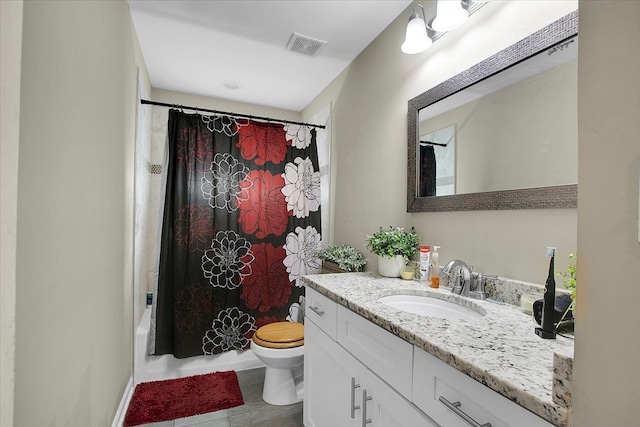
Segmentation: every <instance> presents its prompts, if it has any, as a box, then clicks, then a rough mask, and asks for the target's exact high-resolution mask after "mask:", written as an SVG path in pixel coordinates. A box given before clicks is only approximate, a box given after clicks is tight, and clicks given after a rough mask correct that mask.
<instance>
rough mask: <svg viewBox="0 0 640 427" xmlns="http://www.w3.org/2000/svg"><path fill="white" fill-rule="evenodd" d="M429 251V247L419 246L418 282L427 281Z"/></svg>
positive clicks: (429, 260) (429, 259)
mask: <svg viewBox="0 0 640 427" xmlns="http://www.w3.org/2000/svg"><path fill="white" fill-rule="evenodd" d="M430 251H431V248H430V247H429V245H420V280H425V281H426V280H429V265H430V262H431V257H430V255H431V254H430Z"/></svg>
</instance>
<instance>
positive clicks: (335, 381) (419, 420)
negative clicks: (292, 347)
mask: <svg viewBox="0 0 640 427" xmlns="http://www.w3.org/2000/svg"><path fill="white" fill-rule="evenodd" d="M306 292H307V293H306V298H305V299H306V300H307V305H313V307H316V308H317V309H316V310H310V311H309V307H307V308H306V309H305V313H306V314H307V318H306V319H305V343H304V345H305V365H304V376H305V389H304V403H303V412H304V425H305V426H306V427H337V426H340V427H343V426H344V427H350V426H359V427H367V426H373V427H402V426H424V427H437V426H438V424H436V423H435V422H434V421H433V420H431V419H430V418H429V417H427V416H426V415H425V414H424V413H422V411H420V410H419V409H418V408H416V407H415V406H414V405H413V404H411V403H410V402H409V401H408V400H407V399H405V398H404V397H403V396H401V395H400V394H399V393H398V392H397V391H396V390H394V388H392V387H391V386H390V385H389V384H387V383H386V382H385V381H383V380H382V379H380V377H378V375H376V374H375V373H374V372H373V371H372V370H371V369H368V368H367V367H366V366H365V365H364V364H363V363H362V362H361V361H360V360H358V358H356V357H355V356H354V355H353V354H351V353H350V352H349V351H347V350H346V349H345V348H344V347H342V346H341V345H340V344H339V343H338V342H337V341H335V340H334V339H333V338H332V337H330V336H329V334H327V333H325V332H324V329H323V326H327V325H329V326H330V330H329V333H330V334H331V333H332V328H331V325H333V324H335V321H337V319H336V318H334V320H331V319H330V318H329V316H331V315H332V314H331V313H333V314H334V315H335V314H337V313H336V310H331V309H329V310H327V309H326V308H327V305H330V304H328V303H332V302H331V301H329V300H325V298H324V297H323V296H322V295H319V294H318V293H317V292H315V291H313V290H312V289H309V288H307V291H306ZM333 304H335V303H333ZM318 306H323V307H324V308H325V310H322V309H318ZM341 310H345V311H346V313H343V315H338V316H337V318H341V319H342V322H340V323H338V324H337V333H338V336H339V337H340V336H342V337H347V339H348V341H349V342H350V344H351V346H352V348H355V349H357V350H356V353H360V354H361V355H363V354H366V353H367V344H370V343H371V342H372V339H371V335H370V334H369V333H368V332H369V331H368V330H369V329H371V330H373V331H375V332H374V333H378V332H384V333H385V334H386V338H392V339H397V337H395V336H393V335H392V334H389V333H388V332H386V331H383V330H381V329H380V330H379V331H378V329H379V328H378V327H377V326H375V325H373V324H371V323H369V322H368V321H366V320H365V319H363V318H361V317H359V316H357V315H355V314H353V313H351V312H349V311H348V310H346V309H344V307H341V306H338V307H337V311H338V312H340V311H341ZM310 312H311V313H313V314H310V315H309V313H310ZM318 313H322V314H321V315H320V314H318ZM349 313H350V314H349ZM344 314H347V316H344ZM325 316H327V317H325ZM351 316H355V318H356V319H362V320H363V321H364V322H367V323H368V324H369V325H368V326H369V327H368V328H367V329H366V330H362V328H360V327H356V326H354V325H353V324H352V323H350V322H349V321H348V320H347V319H350V320H353V319H351ZM318 317H319V318H321V319H322V320H321V321H319V319H318ZM318 321H319V322H320V323H321V325H322V326H320V325H317V324H316V322H318ZM356 321H357V322H358V320H356ZM359 326H362V325H359ZM345 327H347V328H349V330H348V331H345V330H344V328H345ZM378 338H380V337H379V336H377V337H376V339H374V340H373V342H376V341H377V339H378ZM400 341H402V340H400ZM402 342H403V343H404V344H406V345H409V351H408V355H409V363H408V365H407V364H406V363H404V362H403V365H404V366H403V368H405V367H407V366H408V369H409V375H410V371H411V359H412V358H413V356H412V354H411V348H410V347H411V345H410V344H408V343H406V342H405V341H402ZM379 344H380V343H377V344H374V348H373V349H371V352H370V353H369V356H370V357H373V358H375V357H377V356H376V354H377V353H378V351H377V350H378V349H379V348H384V349H385V350H384V353H385V355H384V356H383V359H385V358H386V360H392V359H393V358H394V357H393V351H390V350H389V349H390V348H392V347H393V344H394V342H392V343H389V344H390V346H389V347H387V346H384V347H380V346H379ZM405 350H406V349H405ZM405 357H406V356H405ZM366 358H367V357H365V359H366ZM393 363H394V364H395V362H393ZM399 366H400V365H398V364H396V368H397V367H399ZM396 368H391V369H388V373H391V372H393V371H395V370H396ZM405 381H406V380H405ZM410 387H411V383H410V376H409V389H410Z"/></svg>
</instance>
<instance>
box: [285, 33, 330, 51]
mask: <svg viewBox="0 0 640 427" xmlns="http://www.w3.org/2000/svg"><path fill="white" fill-rule="evenodd" d="M326 43H327V42H326V41H324V40H318V39H314V38H311V37H307V36H303V35H302V34H298V33H293V35H292V36H291V39H290V40H289V44H288V45H287V50H290V51H291V52H296V53H299V54H301V55H306V56H317V55H318V52H320V49H321V48H322V46H324V45H325V44H326Z"/></svg>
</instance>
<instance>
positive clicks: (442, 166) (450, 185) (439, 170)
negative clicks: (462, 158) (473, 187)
mask: <svg viewBox="0 0 640 427" xmlns="http://www.w3.org/2000/svg"><path fill="white" fill-rule="evenodd" d="M419 151H420V152H419V153H418V162H419V164H420V166H419V168H418V170H419V176H420V185H419V186H418V193H419V195H418V197H428V196H449V195H452V194H456V125H451V126H447V127H445V128H442V129H438V130H436V131H434V132H430V133H428V134H426V135H423V136H421V137H420V144H419Z"/></svg>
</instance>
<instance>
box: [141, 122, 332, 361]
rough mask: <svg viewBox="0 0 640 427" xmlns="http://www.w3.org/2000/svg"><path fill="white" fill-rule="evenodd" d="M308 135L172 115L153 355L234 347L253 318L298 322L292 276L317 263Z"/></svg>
mask: <svg viewBox="0 0 640 427" xmlns="http://www.w3.org/2000/svg"><path fill="white" fill-rule="evenodd" d="M315 135H316V132H315V130H314V129H313V128H311V127H308V126H304V125H292V124H289V125H283V124H276V123H263V122H258V121H253V120H241V119H236V118H233V117H229V116H202V115H199V114H185V113H183V112H181V111H177V110H171V111H170V112H169V126H168V140H169V161H168V169H167V185H166V195H165V207H164V218H163V227H162V243H161V252H160V269H159V279H158V291H157V296H156V302H155V305H154V309H155V313H154V314H155V316H154V317H155V320H156V322H155V350H154V351H152V353H153V354H167V353H169V354H173V355H174V356H175V357H178V358H183V357H189V356H195V355H201V354H218V353H221V352H225V351H229V350H242V349H245V348H247V347H248V346H249V340H250V338H251V336H252V335H253V332H254V331H255V330H256V329H257V328H259V327H260V326H262V325H264V324H267V323H271V322H275V321H282V320H292V321H296V320H298V319H297V317H298V313H299V309H300V304H301V303H302V297H303V295H304V289H303V288H302V284H301V283H300V282H299V280H298V279H299V278H300V277H301V276H302V275H305V274H313V273H318V272H319V271H320V261H319V260H318V259H317V257H316V252H317V251H318V250H319V248H320V245H321V234H320V232H321V230H320V173H319V171H318V156H317V149H316V142H315ZM300 320H301V319H300Z"/></svg>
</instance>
